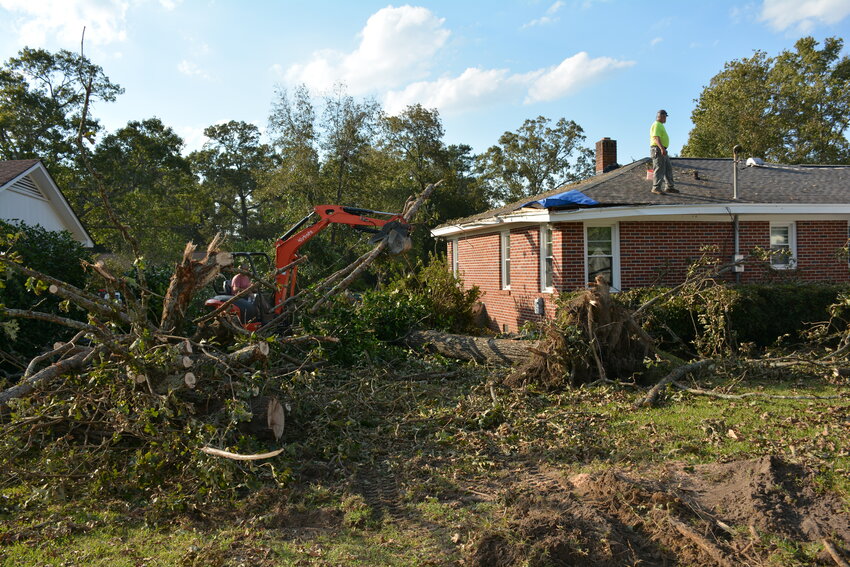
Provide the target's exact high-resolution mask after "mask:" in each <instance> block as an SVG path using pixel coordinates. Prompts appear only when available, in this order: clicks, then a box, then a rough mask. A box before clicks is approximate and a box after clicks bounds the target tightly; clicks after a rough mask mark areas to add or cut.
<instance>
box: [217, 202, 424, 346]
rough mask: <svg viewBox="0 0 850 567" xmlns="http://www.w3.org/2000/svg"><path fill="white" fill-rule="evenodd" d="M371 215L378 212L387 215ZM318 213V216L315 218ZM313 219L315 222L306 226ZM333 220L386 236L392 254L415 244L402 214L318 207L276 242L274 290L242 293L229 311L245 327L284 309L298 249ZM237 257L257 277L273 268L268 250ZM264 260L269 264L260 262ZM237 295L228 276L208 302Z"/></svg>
mask: <svg viewBox="0 0 850 567" xmlns="http://www.w3.org/2000/svg"><path fill="white" fill-rule="evenodd" d="M369 215H378V216H380V217H383V218H375V217H373V216H369ZM317 216H318V220H315V218H316V217H317ZM311 220H315V222H313V224H310V225H309V226H306V227H305V225H306V224H308V223H309V222H310V221H311ZM331 224H344V225H349V226H352V227H354V228H355V229H357V230H360V231H362V232H368V233H372V235H373V236H372V237H371V238H370V239H369V242H370V243H373V244H376V243H378V242H380V241H382V240H386V241H387V250H388V251H389V252H390V253H391V254H400V253H401V252H404V251H406V250H409V249H410V246H411V240H410V230H411V227H410V225H409V224H407V222H405V220H404V217H402V216H401V215H399V214H395V213H384V212H380V211H370V210H368V209H358V208H355V207H343V206H339V205H319V206H317V207H314V208H313V210H312V211H311V212H310V213H309V214H308V215H307V216H305V217H304V218H303V219H301V220H300V221H298V222H297V223H296V224H295V225H294V226H293V227H292V228H290V229H289V230H288V231H287V232H286V234H284V235H283V236H281V237H280V238H278V240H277V242H276V243H275V261H274V282H275V292H274V294H273V295H272V294H271V293H268V294H266V293H263V292H261V291H260V292H258V293H252V294H248V295H246V296H244V297H240V298H238V299H236V300H235V301H233V302H232V303H231V304H230V306H229V308H228V312H229V313H231V314H233V315H236V316H238V317H239V321H240V323H241V324H242V326H243V327H245V329H247V330H249V331H256V330H257V329H259V328H260V327H262V326H263V325H265V324H266V323H268V322H269V321H271V320H272V319H273V318H274V317H275V316H276V315H279V314H280V313H281V312H282V311H283V303H284V301H286V299H287V298H288V297H291V296H292V295H293V294H294V293H295V280H296V276H297V273H298V265H297V264H293V262H295V261H296V260H297V259H298V258H300V256H299V255H298V249H299V248H301V246H303V245H304V244H306V243H307V242H309V241H310V239H311V238H313V237H314V236H316V235H317V234H318V233H320V232H321V231H322V230H324V229H325V228H327V227H328V226H329V225H331ZM233 259H234V263H235V264H237V265H240V264H242V265H246V267H247V268H248V269H249V270H250V272H251V273H252V274H253V275H254V276H255V277H257V276H258V275H259V274H260V273H261V271H260V270H262V271H265V270H267V269H268V268H270V264H271V261H270V259H269V257H268V254H266V253H264V252H234V253H233ZM260 262H263V263H264V264H265V265H264V266H258V264H260ZM258 268H259V269H258ZM233 296H234V290H233V289H232V288H231V283H230V281H229V280H228V281H225V283H224V289H223V293H222V294H221V295H216V296H215V297H212V298H210V299H208V300H207V301H206V303H205V305H206V306H207V307H209V308H211V309H217V308H219V307H220V306H221V305H223V304H224V303H225V302H227V301H229V300H231V299H233Z"/></svg>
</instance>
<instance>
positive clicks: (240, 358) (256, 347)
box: [227, 342, 269, 364]
mask: <svg viewBox="0 0 850 567" xmlns="http://www.w3.org/2000/svg"><path fill="white" fill-rule="evenodd" d="M268 356H269V343H267V342H259V343H254V344H251V345H248V346H246V347H243V348H241V349H239V350H237V351H236V352H232V353H230V354H229V355H228V356H227V361H228V362H230V363H237V364H251V363H253V362H257V361H258V360H265V359H266V358H268Z"/></svg>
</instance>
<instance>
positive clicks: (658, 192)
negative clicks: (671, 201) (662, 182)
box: [652, 187, 664, 195]
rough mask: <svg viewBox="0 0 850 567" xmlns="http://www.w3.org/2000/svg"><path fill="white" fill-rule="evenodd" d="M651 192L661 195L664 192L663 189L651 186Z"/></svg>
mask: <svg viewBox="0 0 850 567" xmlns="http://www.w3.org/2000/svg"><path fill="white" fill-rule="evenodd" d="M652 192H653V193H655V194H656V195H663V194H664V191H662V190H661V189H656V188H655V187H653V188H652Z"/></svg>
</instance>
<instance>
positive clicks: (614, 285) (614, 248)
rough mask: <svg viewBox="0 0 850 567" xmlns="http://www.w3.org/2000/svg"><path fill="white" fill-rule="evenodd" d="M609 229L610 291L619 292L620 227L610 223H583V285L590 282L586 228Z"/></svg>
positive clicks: (620, 285)
mask: <svg viewBox="0 0 850 567" xmlns="http://www.w3.org/2000/svg"><path fill="white" fill-rule="evenodd" d="M597 227H610V228H611V280H612V281H611V290H612V291H619V290H620V289H621V288H622V284H621V282H620V225H619V223H616V222H615V223H611V222H586V223H584V231H583V232H584V279H585V285H586V284H588V283H591V282H590V275H589V271H590V263H589V262H588V258H589V256H588V254H589V250H588V237H587V229H588V228H597Z"/></svg>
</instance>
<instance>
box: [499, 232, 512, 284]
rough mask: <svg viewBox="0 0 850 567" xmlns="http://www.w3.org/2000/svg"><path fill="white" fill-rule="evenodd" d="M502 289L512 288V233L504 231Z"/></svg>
mask: <svg viewBox="0 0 850 567" xmlns="http://www.w3.org/2000/svg"><path fill="white" fill-rule="evenodd" d="M501 265H502V289H510V288H511V233H510V231H506V232H503V233H502V257H501Z"/></svg>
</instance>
